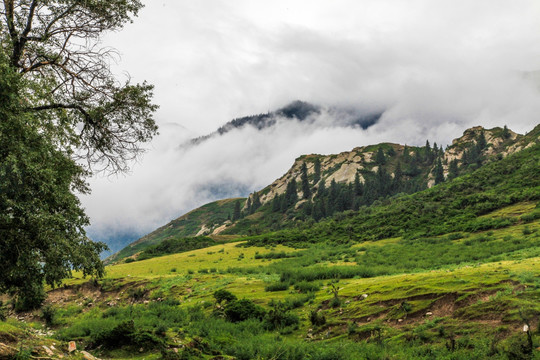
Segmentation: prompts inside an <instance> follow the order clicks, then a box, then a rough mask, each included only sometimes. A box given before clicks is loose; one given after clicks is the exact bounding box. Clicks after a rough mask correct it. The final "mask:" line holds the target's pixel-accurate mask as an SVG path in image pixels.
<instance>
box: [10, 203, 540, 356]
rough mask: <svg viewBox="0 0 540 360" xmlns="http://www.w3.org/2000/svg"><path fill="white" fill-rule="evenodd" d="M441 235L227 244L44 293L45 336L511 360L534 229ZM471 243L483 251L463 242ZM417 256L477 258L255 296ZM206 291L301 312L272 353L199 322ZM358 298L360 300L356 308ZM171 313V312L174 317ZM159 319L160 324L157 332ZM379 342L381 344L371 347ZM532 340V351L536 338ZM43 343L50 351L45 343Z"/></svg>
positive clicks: (266, 339) (525, 309)
mask: <svg viewBox="0 0 540 360" xmlns="http://www.w3.org/2000/svg"><path fill="white" fill-rule="evenodd" d="M536 208H537V203H535V202H521V203H517V204H513V205H511V206H508V207H504V208H501V209H497V210H495V211H493V212H490V213H488V214H485V215H484V216H485V217H489V218H500V217H508V216H511V217H515V218H519V217H522V216H524V215H525V216H526V215H529V214H532V213H533V212H534V211H536ZM448 236H449V235H448V234H445V235H441V236H439V237H436V239H438V240H440V241H438V242H424V241H423V240H425V239H424V238H420V239H416V240H412V241H411V240H403V239H402V238H392V239H384V240H380V241H366V242H363V243H359V244H356V245H353V246H341V247H339V246H337V247H336V246H324V245H320V244H319V245H318V246H312V247H310V248H307V249H293V248H288V247H286V246H283V245H276V246H266V247H255V246H253V247H243V246H245V242H243V243H228V244H224V245H218V246H214V247H211V248H207V249H200V250H194V251H191V252H186V253H181V254H174V255H169V256H164V257H160V258H154V259H149V260H144V261H139V262H135V263H131V264H120V265H115V266H109V267H107V277H106V279H104V280H103V281H102V283H101V285H100V286H99V287H94V286H93V285H92V284H91V283H88V282H86V280H84V279H80V278H75V279H73V280H70V281H69V282H68V283H67V287H66V288H64V289H58V290H54V291H52V292H51V295H50V299H49V302H50V303H51V304H52V305H53V306H54V307H56V308H57V309H58V310H57V312H56V319H55V323H56V325H55V330H56V335H55V336H56V337H57V338H58V339H59V340H60V342H61V343H62V341H67V340H72V339H75V340H77V341H78V342H79V343H80V342H82V343H85V342H86V343H87V344H90V348H91V349H92V350H93V352H95V353H97V354H98V355H101V356H107V357H112V358H131V357H132V356H133V355H132V354H133V353H132V352H133V351H135V352H138V350H137V349H138V347H137V349H133V348H129V347H127V348H123V350H107V351H105V350H101V351H102V352H103V351H105V353H101V354H100V351H99V350H96V349H94V348H93V347H92V345H91V342H92V341H91V339H94V338H95V336H96V335H95V334H96V333H99V332H100V331H103V330H104V329H110V328H111V327H114V326H115V324H119V323H120V322H121V320H122V319H127V318H133V319H134V320H135V325H136V327H137V328H141V329H145V328H148V329H153V330H152V331H154V332H155V331H156V329H157V328H158V327H159V326H160V325H159V324H161V326H164V327H166V328H168V330H167V335H166V338H167V339H168V340H167V343H168V345H167V346H168V347H172V348H174V347H177V346H178V343H182V344H185V345H187V346H194V347H195V349H196V351H198V352H197V354H198V356H199V357H196V358H208V359H210V358H212V357H213V356H212V355H210V354H211V353H212V352H214V354H217V353H222V354H223V355H227V354H228V355H234V356H238V358H244V357H241V356H239V355H241V353H240V352H241V349H243V346H244V345H245V344H252V343H253V344H259V345H257V346H260V347H261V348H260V349H259V350H257V351H259V352H258V354H259V356H261V358H263V359H266V358H271V357H272V356H276V355H277V354H280V353H281V354H282V355H281V356H282V357H281V358H284V359H295V358H296V357H294V356H292V355H290V352H291V353H292V352H295V351H296V352H298V351H303V352H305V353H306V354H310V351H313V352H314V353H317V352H320V353H324V351H329V352H330V351H331V352H333V353H336V354H337V353H339V351H341V350H339V349H342V348H346V349H348V350H347V353H350V354H342V355H340V356H342V357H341V358H343V359H347V358H351V359H355V358H361V357H363V356H367V355H366V354H367V353H368V352H369V351H373V352H374V353H375V354H379V355H377V356H375V357H374V358H384V356H385V355H388V356H393V357H396V358H400V359H401V358H404V359H407V358H410V359H413V358H414V359H416V358H426V359H427V358H429V356H427V355H426V352H427V353H431V354H439V355H437V356H438V357H440V358H444V357H446V358H454V359H458V358H459V359H467V358H475V357H476V358H482V357H483V356H484V357H485V356H487V354H488V353H489V351H490V350H489V347H490V346H493V347H495V348H496V350H497V351H496V352H495V353H494V354H493V355H492V356H493V358H495V359H497V358H499V359H506V358H512V357H511V356H512V355H508V354H512V351H514V350H512V349H514V348H515V347H516V346H518V345H519V344H522V343H523V339H524V336H525V335H524V333H523V332H522V331H521V328H522V326H523V319H522V318H521V316H522V315H524V316H525V317H526V318H527V319H528V320H529V321H530V323H531V325H532V326H533V329H537V327H538V320H539V314H540V302H539V301H538V299H539V298H540V221H538V220H534V221H532V222H528V223H517V224H514V225H510V226H507V227H505V228H501V229H495V230H489V231H483V232H466V231H463V232H461V236H462V237H461V238H458V239H454V240H450V245H449V244H448V240H447V238H448ZM473 239H483V240H481V241H471V240H473ZM516 240H519V241H516ZM505 241H506V242H510V243H513V242H515V243H516V244H517V245H518V246H517V247H518V248H515V249H514V248H512V249H505V248H501V247H499V246H498V245H497V244H499V243H501V242H505ZM441 244H442V245H441ZM486 244H487V245H489V247H491V248H493V249H496V248H501V251H502V252H501V253H499V254H497V255H496V256H497V258H496V259H494V258H493V257H490V256H489V255H486V254H483V253H482V252H481V251H478V249H480V248H482V247H483V246H484V245H486ZM242 245H243V246H242ZM417 245H421V246H423V247H424V248H425V253H426V254H432V256H431V257H429V256H427V258H429V259H431V260H433V261H435V262H437V259H439V257H440V256H439V253H438V252H439V251H440V250H441V246H450V247H454V248H455V249H456V250H457V251H458V252H469V253H471V254H477V255H478V258H477V259H469V260H470V261H464V262H461V263H454V262H452V261H451V259H450V258H444V257H443V259H446V260H445V261H443V263H439V264H437V265H436V266H431V265H430V263H429V262H426V263H422V262H419V263H418V264H417V266H416V267H412V268H409V269H408V270H407V271H403V270H400V269H399V268H396V271H395V273H393V274H388V275H381V276H376V274H375V275H374V277H367V278H362V277H353V278H343V279H339V278H338V279H326V280H318V281H314V282H312V283H313V284H317V285H318V286H319V290H317V291H315V292H314V293H313V294H311V295H306V294H302V293H300V292H299V291H297V290H295V289H294V284H291V285H290V286H289V287H288V289H287V290H283V291H275V292H268V291H265V287H267V286H268V285H269V284H274V283H277V282H279V278H280V274H282V273H283V272H284V271H287V270H291V269H293V270H301V269H308V270H309V269H314V268H317V267H324V268H343V267H350V268H355V267H357V261H356V260H362V259H364V255H365V254H367V253H371V252H377V251H386V252H387V253H388V254H395V253H398V254H399V253H400V254H402V255H401V260H399V257H398V260H396V258H392V256H389V259H388V261H389V262H396V261H401V262H402V263H403V264H405V263H407V260H410V259H409V258H408V257H409V256H410V255H407V254H406V253H404V248H407V247H415V246H417ZM467 249H468V250H467ZM280 252H285V253H288V254H292V253H294V254H296V255H298V256H296V257H293V258H287V259H264V256H261V255H264V254H269V253H280ZM370 259H371V260H370V261H371V262H369V261H368V265H369V266H371V267H376V266H377V265H378V261H379V260H380V259H379V258H378V257H376V256H374V257H371V258H370ZM363 261H366V260H365V259H364V260H363ZM332 283H333V284H335V285H336V286H337V287H338V288H339V298H340V301H341V305H340V306H338V307H335V308H333V307H331V306H330V305H329V303H330V301H331V300H332V298H333V295H332V294H331V292H330V290H331V284H332ZM218 289H227V290H229V291H231V292H232V293H234V294H235V295H236V296H238V297H239V298H248V299H251V300H253V301H255V302H256V303H257V304H259V305H262V306H263V307H265V308H267V309H268V308H269V303H270V302H271V301H272V300H281V301H286V302H288V303H295V302H296V303H297V304H298V303H299V304H302V303H303V305H300V306H298V305H296V306H298V307H296V308H295V309H293V310H292V312H293V313H295V314H297V315H298V316H299V317H300V319H301V321H300V325H299V327H298V328H295V329H290V330H287V331H285V332H284V333H283V334H284V335H282V336H283V337H284V339H285V340H283V341H285V343H282V345H281V346H278V343H276V342H275V341H276V340H275V338H274V336H275V334H277V333H276V332H265V331H263V330H258V328H257V330H255V329H251V330H250V331H251V332H253V333H250V334H246V333H244V332H243V331H244V330H245V329H244V327H245V326H247V325H234V324H227V323H226V322H223V323H222V322H221V320H219V321H217V320H210V319H211V317H209V318H207V316H209V313H210V312H211V311H212V309H213V308H214V305H213V297H212V294H213V292H214V291H216V290H218ZM137 294H139V295H137ZM363 294H366V295H367V298H365V299H364V298H363V297H362V295H363ZM161 299H177V300H179V305H174V304H173V305H171V306H169V305H168V303H163V302H160V301H161ZM53 301H54V302H53ZM144 302H148V304H146V305H145V304H144ZM130 304H132V305H130ZM130 308H132V310H129V309H130ZM115 309H118V310H115ZM123 309H125V310H123ZM160 309H161V310H160ZM176 309H178V310H176ZM317 309H319V310H320V312H321V313H322V314H325V316H326V318H327V323H326V324H325V325H322V326H314V325H311V324H310V322H309V320H308V318H309V314H310V312H311V311H313V310H317ZM113 310H114V311H113ZM128 310H129V311H128ZM158 310H159V311H165V312H166V313H168V314H169V315H166V317H165V318H160V317H159V316H160V315H153V314H154V313H155V312H156V311H158ZM174 311H180V313H179V314H177V315H174V314H173V312H174ZM186 311H187V312H186ZM128 314H131V315H128ZM195 314H196V315H195ZM154 316H157V317H156V318H154ZM177 318H178V319H177ZM159 319H162V320H159ZM163 319H172V320H170V321H169V322H167V321H168V320H163ZM174 319H177V320H174ZM164 321H165V322H164ZM175 321H176V322H175ZM214 321H217V323H213V322H214ZM0 324H3V323H0ZM11 324H13V322H11ZM153 324H155V325H153ZM175 324H176V325H175ZM10 326H13V325H10ZM15 326H17V325H15ZM156 326H157V327H156ZM209 326H210V327H209ZM249 326H255V325H253V324H251V325H249ZM36 327H39V325H36ZM0 329H2V327H1V326H0ZM8 329H9V328H8ZM175 329H176V330H175ZM205 329H206V330H205ZM242 329H244V330H242ZM11 330H13V331H15V330H14V329H13V328H12V329H11ZM260 331H262V332H260ZM379 333H380V337H381V341H382V345H381V344H379ZM197 336H202V339H203V340H204V341H203V343H204V344H205V345H194V344H193V341H194V340H193V339H194V338H197ZM224 336H225V338H223V337H224ZM304 338H307V339H308V341H307V342H306V341H305V340H303V339H304ZM220 339H221V340H220ZM224 339H227V340H226V341H225V340H224ZM484 339H486V340H484ZM534 339H535V340H534V341H535V342H536V346H538V341H539V340H540V339H539V338H538V335H535V337H534ZM43 341H48V342H49V343H50V342H51V341H52V340H43ZM56 341H58V340H56ZM223 341H225V342H223ZM313 341H314V342H313ZM358 341H360V343H358ZM451 341H455V342H456V344H457V345H456V346H457V348H456V349H455V350H454V351H448V349H447V347H446V345H447V344H448V343H449V342H451ZM227 344H229V345H227ZM362 344H363V345H362ZM490 344H492V345H490ZM516 344H518V345H516ZM61 346H63V345H61ZM519 346H521V345H519ZM289 348H290V349H289ZM205 349H206V350H205ZM209 349H212V350H209ZM285 349H289V350H287V351H285ZM291 349H294V351H293V350H291ZM422 349H423V350H422ZM426 349H431V350H429V351H428V350H426ZM473 350H474V351H473ZM193 351H195V350H193ZM242 351H246V352H247V351H248V350H245V349H244V350H242ZM249 351H255V350H253V349H251V350H249ZM144 352H145V358H159V355H158V352H156V350H152V348H149V349H147V350H144ZM153 354H154V355H153ZM205 354H206V355H205ZM250 354H251V355H250V356H252V355H253V354H254V353H250ZM285 354H287V355H285ZM479 354H480V355H479ZM535 354H536V355H533V356H540V354H539V353H538V352H536V353H535ZM443 355H444V356H443ZM346 356H349V357H346ZM426 356H427V357H426ZM433 356H434V355H433ZM248 358H249V357H248ZM278 358H280V357H278ZM314 358H317V357H314ZM321 358H326V357H321ZM246 359H247V358H246Z"/></svg>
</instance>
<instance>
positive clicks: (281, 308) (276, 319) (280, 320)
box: [264, 301, 300, 330]
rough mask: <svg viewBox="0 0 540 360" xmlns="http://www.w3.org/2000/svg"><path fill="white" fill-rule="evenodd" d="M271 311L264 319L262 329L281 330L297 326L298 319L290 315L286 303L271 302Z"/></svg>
mask: <svg viewBox="0 0 540 360" xmlns="http://www.w3.org/2000/svg"><path fill="white" fill-rule="evenodd" d="M270 306H271V307H272V309H271V310H270V311H269V312H268V313H267V314H266V316H265V317H264V327H265V328H266V329H267V330H276V329H283V328H285V327H288V326H294V325H298V323H299V322H300V319H298V316H296V315H295V314H293V313H291V312H290V311H289V308H288V306H287V304H286V303H283V302H281V301H279V302H273V301H272V302H271V303H270Z"/></svg>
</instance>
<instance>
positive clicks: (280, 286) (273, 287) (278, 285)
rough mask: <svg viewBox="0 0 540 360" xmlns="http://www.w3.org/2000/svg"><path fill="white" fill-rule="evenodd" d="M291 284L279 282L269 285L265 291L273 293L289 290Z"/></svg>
mask: <svg viewBox="0 0 540 360" xmlns="http://www.w3.org/2000/svg"><path fill="white" fill-rule="evenodd" d="M289 286H290V285H289V283H287V282H277V283H272V284H268V285H266V286H265V287H264V291H267V292H271V291H284V290H288V289H289Z"/></svg>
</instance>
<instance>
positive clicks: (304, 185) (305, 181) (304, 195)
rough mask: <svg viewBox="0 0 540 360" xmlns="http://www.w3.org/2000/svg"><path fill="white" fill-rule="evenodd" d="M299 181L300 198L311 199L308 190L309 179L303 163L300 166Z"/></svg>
mask: <svg viewBox="0 0 540 360" xmlns="http://www.w3.org/2000/svg"><path fill="white" fill-rule="evenodd" d="M300 180H301V182H302V198H303V199H309V198H310V197H311V190H310V189H309V179H308V175H307V166H306V163H305V162H304V163H303V164H302V175H301V177H300Z"/></svg>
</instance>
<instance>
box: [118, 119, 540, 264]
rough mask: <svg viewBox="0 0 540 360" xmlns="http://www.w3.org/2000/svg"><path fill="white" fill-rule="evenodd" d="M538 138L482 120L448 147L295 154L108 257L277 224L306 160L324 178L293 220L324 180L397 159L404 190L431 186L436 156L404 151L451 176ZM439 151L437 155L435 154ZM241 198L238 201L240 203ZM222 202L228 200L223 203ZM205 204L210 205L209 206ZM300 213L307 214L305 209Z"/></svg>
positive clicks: (366, 172) (538, 130) (372, 170)
mask: <svg viewBox="0 0 540 360" xmlns="http://www.w3.org/2000/svg"><path fill="white" fill-rule="evenodd" d="M481 138H483V140H481ZM482 141H485V145H484V148H483V149H482V150H480V153H478V154H476V155H474V154H470V153H472V152H474V151H475V150H474V149H475V148H476V146H477V145H478V143H479V142H482ZM539 141H540V125H539V126H536V127H535V128H534V129H533V130H531V131H530V132H529V133H527V134H526V135H520V134H517V133H515V132H512V131H511V130H509V129H507V128H506V127H505V128H500V127H496V128H492V129H484V128H483V127H481V126H477V127H473V128H470V129H467V130H465V131H464V133H463V135H462V136H461V137H460V138H458V139H455V140H454V141H453V142H452V144H451V145H449V146H448V147H447V149H446V150H445V151H444V152H442V149H440V148H437V146H436V145H435V144H434V146H433V147H431V146H430V145H429V142H427V144H426V146H424V147H414V146H407V145H400V144H392V143H381V144H376V145H369V146H361V147H357V148H354V149H353V150H351V151H347V152H342V153H340V154H332V155H319V154H309V155H302V156H300V157H298V158H297V159H296V160H295V162H294V164H293V166H292V167H291V168H290V169H289V171H287V172H286V173H285V174H284V175H283V176H282V177H280V178H278V179H276V180H275V181H274V182H273V183H272V184H270V185H268V186H267V187H265V188H263V189H262V190H260V191H257V192H254V193H253V194H251V195H250V196H249V197H248V198H246V199H244V198H236V199H224V200H220V201H217V202H214V203H210V204H206V205H204V206H202V207H201V208H198V209H194V210H192V211H190V212H188V213H187V214H185V215H183V216H182V217H180V218H178V219H176V220H173V221H171V222H169V223H168V224H167V225H164V226H162V227H160V228H158V229H156V230H154V231H153V232H151V233H150V234H148V235H145V236H144V237H142V238H140V239H138V240H137V241H136V242H134V243H132V244H130V245H129V246H128V247H126V248H125V249H123V250H122V251H120V252H119V253H116V254H114V255H113V256H111V257H110V258H109V259H108V262H111V261H117V260H119V259H121V258H123V257H126V256H132V255H134V254H136V253H137V252H138V251H141V250H144V248H146V247H147V246H150V245H153V244H156V243H158V242H159V241H161V240H163V239H166V238H174V237H183V236H201V235H210V236H219V235H229V236H233V235H235V236H240V235H242V234H244V235H245V234H249V231H251V230H252V229H253V228H257V227H259V228H260V227H261V226H262V228H263V229H267V230H269V229H272V228H271V227H270V226H269V225H264V224H262V225H261V221H263V220H265V219H271V221H276V219H278V220H279V219H280V218H282V216H285V215H281V213H279V211H278V212H277V213H275V212H274V213H272V211H271V210H269V208H270V207H271V206H273V205H272V204H271V203H272V202H273V201H275V200H276V198H279V197H284V195H285V193H286V191H287V185H288V184H291V183H292V182H294V183H301V182H302V166H303V165H304V164H309V166H306V168H307V175H308V177H309V178H310V179H311V182H313V181H312V180H313V176H314V172H315V169H314V168H315V161H320V167H321V170H320V171H321V174H320V177H321V179H320V180H319V181H318V182H317V183H315V184H312V185H311V189H312V190H311V191H313V193H312V195H311V197H310V199H304V196H303V193H302V191H301V190H298V191H297V196H298V201H296V202H295V204H294V207H293V210H289V213H291V212H292V214H293V215H292V216H293V220H292V221H294V216H297V217H298V216H299V215H298V214H299V212H300V211H304V212H305V206H306V203H309V201H314V199H315V198H316V195H315V194H316V193H317V191H318V189H319V188H320V187H321V186H322V184H323V183H324V186H322V187H326V188H328V187H330V186H332V183H333V182H335V183H339V184H342V185H344V186H345V185H346V186H349V188H350V187H351V186H353V184H354V182H355V180H356V178H358V179H359V180H360V182H362V183H363V184H366V178H371V177H373V175H374V174H377V173H380V172H383V171H387V172H388V176H389V177H391V178H392V179H395V177H396V172H397V171H396V170H397V168H398V167H399V166H401V165H398V164H403V169H401V171H402V172H403V173H404V175H402V176H403V177H404V178H406V179H407V181H409V182H410V184H409V186H410V187H409V188H408V189H405V190H403V189H402V190H403V191H405V192H409V193H411V192H416V191H418V190H421V189H423V188H429V187H432V186H433V185H434V184H435V176H436V175H435V171H436V167H437V164H436V162H437V161H436V160H435V159H432V160H431V161H430V162H429V161H428V162H425V163H423V164H420V165H410V164H407V163H406V162H405V161H404V157H405V158H407V157H410V158H411V159H414V158H415V157H422V158H423V157H426V156H433V157H436V158H437V159H440V160H441V167H442V173H443V176H444V178H445V179H447V178H448V177H449V175H450V172H451V169H450V168H451V163H452V161H456V163H458V164H459V165H458V166H459V169H461V170H460V171H461V173H462V174H463V173H467V172H470V171H472V170H474V169H476V168H478V167H479V166H482V164H485V163H488V162H490V161H493V160H495V159H497V158H503V157H506V156H508V155H510V154H513V153H515V152H518V151H520V150H522V149H524V148H527V147H530V146H532V145H534V144H535V143H538V142H539ZM436 148H437V149H436ZM381 152H382V153H383V154H385V156H386V158H387V160H386V161H387V162H386V163H384V164H378V163H377V159H376V157H377V156H379V153H381ZM441 152H442V153H441ZM435 153H436V155H433V154H435ZM430 154H431V155H430ZM474 156H476V159H473V160H471V159H472V157H474ZM425 161H427V160H425ZM414 166H417V170H416V171H417V173H416V174H415V173H414V171H413V170H414V169H412V170H411V168H410V167H414ZM411 171H413V172H411ZM407 174H408V175H407ZM323 180H324V182H323ZM374 200H376V199H374ZM237 203H238V204H239V205H236V204H237ZM255 203H257V206H256V208H254V205H252V204H255ZM219 204H222V205H223V204H227V205H226V206H222V205H221V206H220V205H219ZM235 206H236V207H238V206H240V208H241V209H240V210H241V211H242V213H243V214H244V218H242V219H233V216H234V212H235ZM216 209H220V210H219V211H220V212H219V213H220V217H215V216H214V217H213V218H212V221H209V219H210V218H211V216H210V215H209V214H210V213H212V211H216ZM206 210H209V211H208V212H207V211H206ZM201 212H202V213H205V215H204V216H202V215H200V213H201ZM300 215H302V216H303V215H305V214H300ZM197 216H199V218H198V219H195V222H194V224H195V223H196V225H193V224H192V225H190V227H189V229H188V230H186V228H185V227H182V226H183V225H180V224H182V223H183V222H185V221H186V219H189V218H190V217H192V218H197ZM289 216H291V214H289V215H288V217H289ZM261 231H262V230H261Z"/></svg>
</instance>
